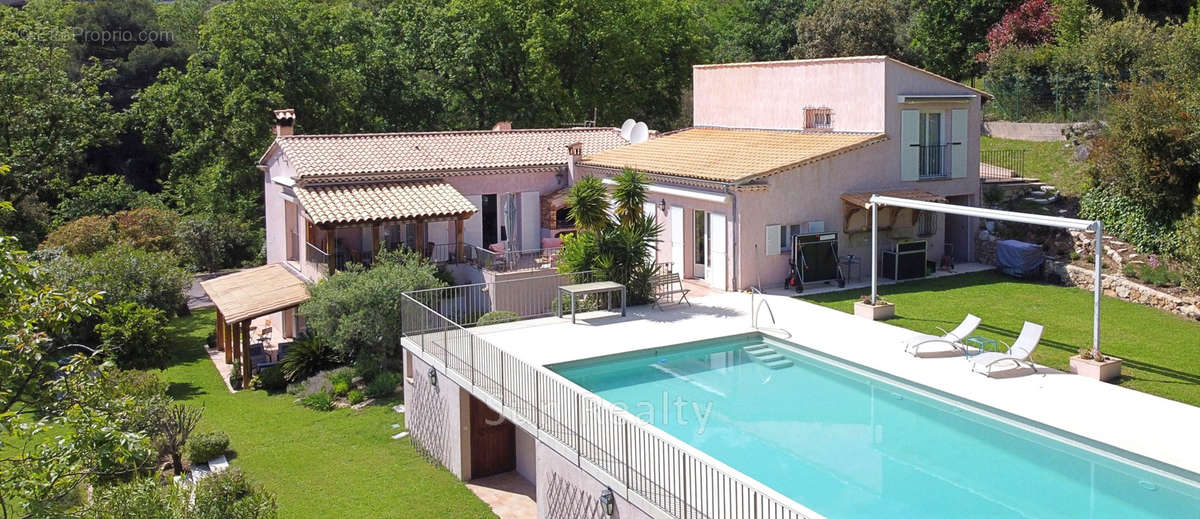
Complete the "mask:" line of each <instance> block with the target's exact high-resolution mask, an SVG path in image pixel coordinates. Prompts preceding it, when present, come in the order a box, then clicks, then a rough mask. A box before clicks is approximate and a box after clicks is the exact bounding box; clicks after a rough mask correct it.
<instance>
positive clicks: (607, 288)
mask: <svg viewBox="0 0 1200 519" xmlns="http://www.w3.org/2000/svg"><path fill="white" fill-rule="evenodd" d="M617 291H620V292H621V316H622V317H624V316H625V299H626V296H627V294H626V290H625V285H622V284H620V283H616V282H613V281H596V282H593V283H580V284H577V285H563V286H560V287H558V296H557V302H558V305H557V306H558V308H557V312H558V317H562V310H563V304H562V298H563V296H564V295H567V296H570V297H571V324H575V301H576V299H578V298H579V296H580V295H585V296H586V295H588V294H599V293H601V292H604V293H607V294H608V307H609V308H610V309H611V308H612V293H613V292H617Z"/></svg>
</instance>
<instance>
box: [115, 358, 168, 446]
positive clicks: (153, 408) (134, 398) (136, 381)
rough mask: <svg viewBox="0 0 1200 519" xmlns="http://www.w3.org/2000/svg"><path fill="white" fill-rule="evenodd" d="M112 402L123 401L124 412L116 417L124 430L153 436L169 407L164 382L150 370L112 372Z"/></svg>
mask: <svg viewBox="0 0 1200 519" xmlns="http://www.w3.org/2000/svg"><path fill="white" fill-rule="evenodd" d="M110 373H111V377H112V382H113V383H112V386H111V387H112V391H113V394H112V396H111V399H112V400H113V401H123V402H124V403H125V412H124V413H120V414H118V415H117V425H118V426H119V427H120V429H121V430H123V431H141V432H143V433H146V434H153V433H154V432H155V431H157V429H158V425H159V423H160V422H161V421H162V419H163V416H165V414H166V410H167V408H168V407H170V405H171V397H170V396H168V395H167V388H168V386H167V383H166V382H163V380H162V379H161V378H159V376H158V375H157V374H155V373H154V372H152V371H140V370H135V369H120V370H111V371H110Z"/></svg>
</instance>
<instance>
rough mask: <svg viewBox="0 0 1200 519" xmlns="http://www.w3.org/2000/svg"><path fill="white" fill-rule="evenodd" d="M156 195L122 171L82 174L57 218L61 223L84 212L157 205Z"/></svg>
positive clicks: (107, 212) (108, 212)
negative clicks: (132, 182) (140, 188)
mask: <svg viewBox="0 0 1200 519" xmlns="http://www.w3.org/2000/svg"><path fill="white" fill-rule="evenodd" d="M161 204H162V202H161V201H159V200H158V199H157V198H156V197H154V195H151V194H149V193H146V192H143V191H137V190H135V189H134V188H133V186H132V185H130V184H129V183H128V182H126V181H125V179H124V178H122V177H121V176H120V175H92V176H89V177H83V178H81V179H79V181H78V182H76V183H74V184H72V185H71V186H70V187H68V188H67V191H66V194H65V195H64V197H63V200H62V201H61V202H59V204H58V207H57V208H56V209H55V217H54V218H55V222H57V223H58V224H61V223H63V222H69V221H72V220H77V219H79V218H83V217H84V216H109V215H112V214H115V213H117V212H118V211H125V210H129V209H133V208H135V207H158V206H161Z"/></svg>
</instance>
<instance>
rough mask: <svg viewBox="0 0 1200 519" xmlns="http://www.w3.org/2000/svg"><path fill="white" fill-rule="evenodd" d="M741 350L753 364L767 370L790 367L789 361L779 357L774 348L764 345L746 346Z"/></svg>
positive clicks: (790, 362) (781, 356)
mask: <svg viewBox="0 0 1200 519" xmlns="http://www.w3.org/2000/svg"><path fill="white" fill-rule="evenodd" d="M742 350H743V351H745V352H746V353H747V354H749V355H750V358H751V359H754V361H755V362H757V363H759V364H762V365H763V366H766V367H768V368H771V369H783V368H790V367H792V361H791V360H788V358H787V357H784V356H783V355H780V354H779V352H777V351H775V348H772V347H770V346H767V345H765V344H755V345H753V346H746V347H744V348H742Z"/></svg>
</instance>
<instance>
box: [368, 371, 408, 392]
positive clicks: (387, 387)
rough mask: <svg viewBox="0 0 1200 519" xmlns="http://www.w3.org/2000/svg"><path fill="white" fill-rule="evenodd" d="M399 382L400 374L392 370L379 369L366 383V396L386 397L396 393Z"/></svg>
mask: <svg viewBox="0 0 1200 519" xmlns="http://www.w3.org/2000/svg"><path fill="white" fill-rule="evenodd" d="M400 382H401V378H400V374H399V373H396V372H394V371H381V372H379V373H378V374H376V375H375V378H374V379H373V380H371V383H370V384H367V396H369V397H371V398H387V397H390V396H392V395H394V394H396V386H399V385H400Z"/></svg>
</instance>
